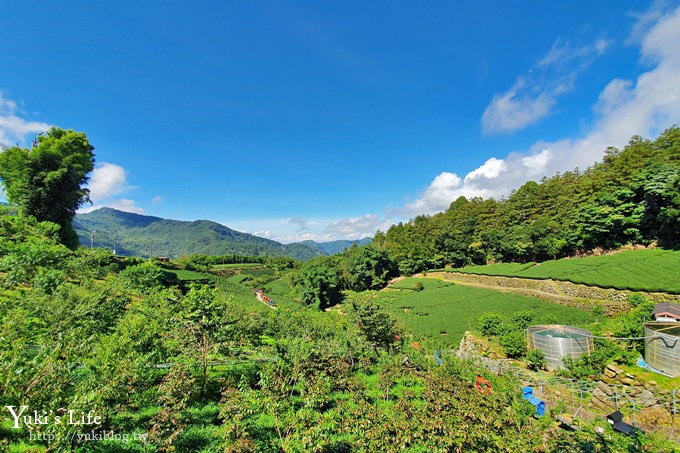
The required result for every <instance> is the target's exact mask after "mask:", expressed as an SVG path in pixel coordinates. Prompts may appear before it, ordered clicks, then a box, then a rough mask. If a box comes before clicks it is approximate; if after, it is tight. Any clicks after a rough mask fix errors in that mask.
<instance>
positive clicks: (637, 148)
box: [374, 127, 680, 273]
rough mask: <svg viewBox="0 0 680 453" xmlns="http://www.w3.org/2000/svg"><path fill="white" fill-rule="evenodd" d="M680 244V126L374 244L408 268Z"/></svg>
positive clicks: (423, 220) (424, 219) (415, 222)
mask: <svg viewBox="0 0 680 453" xmlns="http://www.w3.org/2000/svg"><path fill="white" fill-rule="evenodd" d="M652 243H658V244H659V245H660V246H664V247H677V246H678V245H680V129H679V128H678V127H672V128H670V129H668V130H666V131H664V132H663V133H662V134H661V135H660V136H659V137H658V138H657V139H656V140H647V139H644V138H641V137H638V136H636V137H633V138H632V139H631V140H630V142H629V143H628V145H627V146H626V147H625V148H624V149H622V150H619V149H616V148H609V149H607V151H606V153H605V157H604V159H603V160H602V162H599V163H597V164H595V165H593V166H592V167H590V168H588V169H585V170H581V169H574V170H573V171H569V172H566V173H562V174H557V175H555V176H553V177H551V178H544V179H542V180H541V181H539V182H535V181H529V182H527V183H526V184H524V185H523V186H522V187H520V188H518V189H517V190H515V191H513V192H512V193H511V194H510V195H509V196H508V197H507V198H503V199H500V200H494V199H482V198H472V199H469V200H468V199H466V198H464V197H460V198H458V199H457V200H455V201H453V202H452V203H451V206H450V207H449V209H447V210H446V212H442V213H439V214H435V215H433V216H425V215H422V216H418V217H416V218H414V219H412V220H410V221H409V222H407V223H400V224H398V225H394V226H392V227H391V228H390V229H389V230H387V231H386V232H378V233H377V234H376V236H375V240H374V245H375V246H376V247H378V248H380V249H382V250H385V251H387V252H388V253H389V254H390V255H391V256H392V257H393V258H395V259H396V260H397V261H398V263H399V268H400V270H401V271H402V272H406V273H413V272H417V271H420V270H423V269H427V268H438V267H444V266H454V267H462V266H465V265H468V264H473V263H474V264H485V263H487V262H493V261H503V262H511V261H512V262H527V261H543V260H547V259H554V258H561V257H566V256H573V255H576V254H587V253H589V252H592V251H594V250H597V249H615V248H617V247H621V246H623V245H626V244H645V245H647V244H652Z"/></svg>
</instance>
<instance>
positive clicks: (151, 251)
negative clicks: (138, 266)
mask: <svg viewBox="0 0 680 453" xmlns="http://www.w3.org/2000/svg"><path fill="white" fill-rule="evenodd" d="M151 258H153V239H151V238H149V259H151Z"/></svg>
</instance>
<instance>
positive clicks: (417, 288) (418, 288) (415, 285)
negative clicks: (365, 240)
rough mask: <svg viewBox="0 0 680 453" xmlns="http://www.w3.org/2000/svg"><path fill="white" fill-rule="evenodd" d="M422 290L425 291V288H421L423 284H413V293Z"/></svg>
mask: <svg viewBox="0 0 680 453" xmlns="http://www.w3.org/2000/svg"><path fill="white" fill-rule="evenodd" d="M424 289H425V287H424V286H423V282H415V283H414V284H413V290H414V291H422V290H424Z"/></svg>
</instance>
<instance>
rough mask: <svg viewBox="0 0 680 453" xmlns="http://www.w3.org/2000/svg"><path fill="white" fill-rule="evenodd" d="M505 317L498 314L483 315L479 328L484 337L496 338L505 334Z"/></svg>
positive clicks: (487, 313) (488, 313)
mask: <svg viewBox="0 0 680 453" xmlns="http://www.w3.org/2000/svg"><path fill="white" fill-rule="evenodd" d="M503 321H504V319H503V316H501V315H500V314H499V313H496V312H486V313H482V315H481V316H480V317H479V321H478V323H479V328H480V330H481V331H482V335H484V336H486V337H494V336H498V335H501V334H502V333H503V330H504V327H503Z"/></svg>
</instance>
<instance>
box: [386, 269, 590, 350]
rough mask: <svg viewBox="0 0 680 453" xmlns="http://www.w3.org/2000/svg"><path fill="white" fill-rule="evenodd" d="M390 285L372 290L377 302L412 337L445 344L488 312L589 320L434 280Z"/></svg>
mask: <svg viewBox="0 0 680 453" xmlns="http://www.w3.org/2000/svg"><path fill="white" fill-rule="evenodd" d="M418 282H420V283H422V285H423V290H422V291H416V290H414V289H412V288H414V287H415V286H416V283H418ZM390 288H392V289H389V290H387V291H381V292H377V293H376V297H377V299H378V301H379V302H381V304H382V305H383V306H384V307H386V308H387V309H388V310H389V311H390V313H392V314H393V315H394V316H395V317H396V318H397V319H399V320H400V321H401V322H402V324H403V325H404V327H405V328H406V329H407V330H409V331H411V332H412V333H413V334H414V335H415V336H416V337H428V338H431V339H433V340H435V341H437V342H439V343H441V344H442V345H443V346H446V347H457V346H458V343H459V342H460V339H461V338H462V336H463V333H464V332H465V331H466V330H471V329H472V330H474V329H476V328H477V326H476V324H477V319H478V318H479V316H480V315H481V314H482V313H485V312H489V311H496V312H498V313H500V314H502V315H505V316H508V317H510V316H512V314H513V313H514V312H517V311H520V310H532V311H534V312H535V313H536V323H540V322H542V321H543V320H544V319H547V317H548V316H550V315H552V316H550V317H551V318H552V317H553V316H554V317H555V318H556V319H557V320H558V322H559V323H560V324H568V325H576V326H579V325H585V324H586V323H588V322H590V321H591V320H592V319H593V318H592V315H591V314H590V313H588V312H586V311H583V310H579V309H577V308H572V307H568V306H564V305H559V304H551V303H549V302H544V301H542V300H539V299H535V298H532V297H526V296H521V295H517V294H510V293H503V292H497V291H492V290H486V289H480V288H471V287H466V286H460V285H454V284H451V283H447V282H443V281H441V280H435V279H428V278H418V279H416V278H407V279H404V280H402V281H401V282H399V283H398V284H397V285H395V286H394V287H390ZM399 289H401V290H399ZM397 290H399V291H397Z"/></svg>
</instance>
